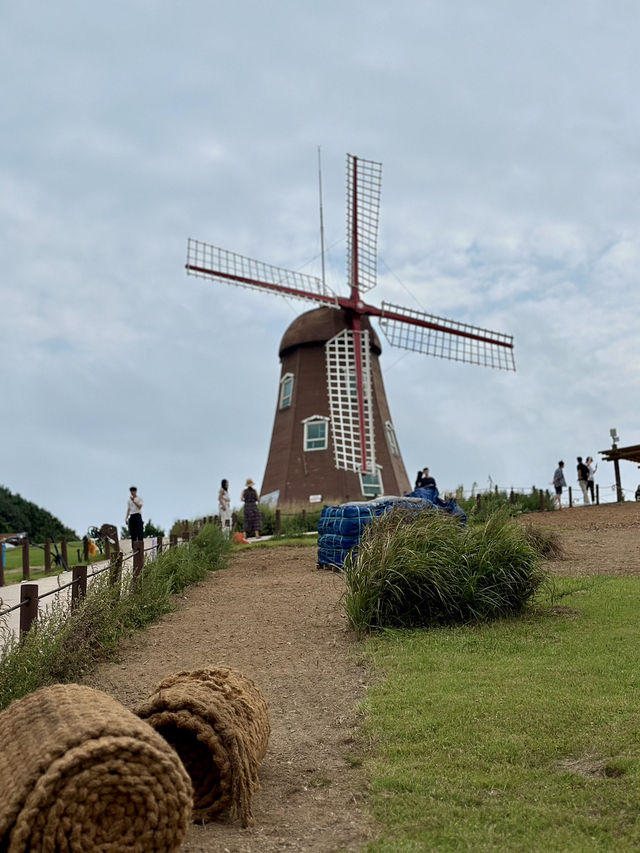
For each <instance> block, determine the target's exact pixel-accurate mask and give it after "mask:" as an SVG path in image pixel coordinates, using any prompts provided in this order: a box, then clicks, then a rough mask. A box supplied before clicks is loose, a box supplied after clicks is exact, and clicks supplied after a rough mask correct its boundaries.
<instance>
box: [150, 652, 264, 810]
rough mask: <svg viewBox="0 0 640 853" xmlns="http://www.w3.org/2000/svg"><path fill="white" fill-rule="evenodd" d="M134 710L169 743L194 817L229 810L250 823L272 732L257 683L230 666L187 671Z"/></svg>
mask: <svg viewBox="0 0 640 853" xmlns="http://www.w3.org/2000/svg"><path fill="white" fill-rule="evenodd" d="M136 713H137V714H138V715H139V716H140V717H141V718H142V719H143V720H145V721H146V722H147V723H149V724H150V726H152V727H153V728H154V729H155V730H156V731H157V732H158V733H159V734H161V735H162V736H163V737H164V738H166V740H167V741H168V742H169V743H170V744H171V746H172V747H173V748H174V749H175V750H176V752H177V753H178V755H179V756H180V758H181V760H182V762H183V764H184V766H185V767H186V769H187V772H188V774H189V776H190V777H191V782H192V784H193V789H194V809H193V818H194V820H205V821H208V820H212V819H214V818H217V817H219V816H220V815H222V814H223V813H224V812H225V811H229V813H230V816H231V819H232V820H239V821H240V822H241V823H242V825H243V826H248V825H249V824H250V823H251V822H252V820H253V815H252V809H251V799H252V795H253V792H254V791H255V790H256V789H257V788H259V782H258V767H259V765H260V762H261V761H262V759H263V758H264V755H265V753H266V751H267V744H268V740H269V734H270V725H269V715H268V708H267V703H266V701H265V699H264V697H263V696H262V693H261V692H260V690H259V689H258V687H257V686H256V685H255V683H254V682H253V681H252V680H251V679H250V678H247V677H246V676H244V675H242V674H241V673H239V672H236V671H235V670H232V669H229V668H228V667H217V668H213V669H199V670H193V671H188V670H183V671H181V672H178V673H176V674H175V675H171V676H169V677H168V678H165V679H164V681H162V682H161V683H160V684H159V685H158V687H157V688H156V690H155V692H154V693H153V694H152V695H151V696H150V697H149V698H148V700H147V701H146V702H145V703H143V704H142V705H141V706H140V707H139V708H138V709H137V710H136Z"/></svg>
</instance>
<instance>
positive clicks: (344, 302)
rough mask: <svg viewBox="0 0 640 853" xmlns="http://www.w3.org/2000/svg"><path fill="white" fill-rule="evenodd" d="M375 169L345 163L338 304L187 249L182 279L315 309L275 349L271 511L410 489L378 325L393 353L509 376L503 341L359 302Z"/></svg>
mask: <svg viewBox="0 0 640 853" xmlns="http://www.w3.org/2000/svg"><path fill="white" fill-rule="evenodd" d="M381 179H382V164H380V163H375V162H373V161H370V160H363V159H361V158H359V157H354V156H353V155H351V154H349V155H347V249H348V251H347V273H348V277H349V279H348V284H349V295H348V296H339V295H338V294H336V293H335V292H334V291H333V290H331V289H330V288H329V287H328V286H327V285H326V283H325V282H324V281H323V280H321V279H319V278H316V277H315V276H311V275H307V274H304V273H299V272H293V271H291V270H287V269H282V268H280V267H275V266H271V265H270V264H265V263H262V262H261V261H256V260H253V259H251V258H248V257H245V256H243V255H237V254H235V253H233V252H229V251H227V250H226V249H220V248H217V247H216V246H211V245H209V244H208V243H202V242H200V241H197V240H192V239H189V241H188V247H187V263H186V269H187V273H188V274H189V275H195V276H200V277H202V278H207V279H213V280H215V281H220V282H224V283H226V284H234V285H239V286H241V287H248V288H253V289H255V290H260V291H262V292H270V293H274V294H276V295H280V296H291V297H294V298H296V299H302V300H304V301H307V302H312V303H315V304H316V305H319V306H321V307H318V308H315V309H312V310H310V311H307V312H306V313H304V314H302V315H300V316H299V317H297V318H296V319H295V320H294V321H293V323H292V324H291V325H290V326H289V328H288V329H287V330H286V332H285V334H284V337H283V338H282V341H281V343H280V350H279V355H280V362H281V373H280V387H279V391H278V402H277V406H276V414H275V419H274V423H273V432H272V435H271V445H270V448H269V456H268V459H267V465H266V469H265V474H264V479H263V481H262V488H261V494H263V495H264V494H274V493H277V494H278V495H279V501H280V503H281V504H300V503H307V502H308V501H309V499H310V496H311V495H313V496H314V498H317V497H318V495H321V496H322V500H323V501H324V502H325V503H340V502H343V501H349V500H351V501H353V500H356V501H357V500H363V499H365V500H366V499H367V498H371V497H375V496H377V495H380V494H387V495H401V494H403V493H404V492H407V491H408V490H409V489H410V483H409V479H408V477H407V472H406V469H405V466H404V462H403V461H402V456H401V454H400V446H399V444H398V440H397V437H396V433H395V429H394V427H393V421H392V420H391V413H390V411H389V405H388V403H387V398H386V394H385V390H384V384H383V381H382V373H381V370H380V365H379V356H380V353H381V352H382V347H381V346H380V341H379V339H378V337H377V335H376V333H375V331H374V330H373V328H372V326H371V323H370V321H369V317H376V318H377V319H378V322H379V324H380V328H381V329H382V331H383V333H384V335H385V337H386V338H387V340H388V341H389V343H390V344H391V345H392V346H395V347H399V348H401V349H407V350H412V351H413V352H419V353H423V354H424V355H430V356H435V357H437V358H446V359H452V360H455V361H463V362H468V363H470V364H477V365H481V366H484V367H496V368H501V369H503V370H515V364H514V360H513V338H512V337H511V336H510V335H503V334H500V333H498V332H492V331H489V330H487V329H481V328H478V327H476V326H469V325H467V324H466V323H458V322H456V321H454V320H446V319H444V318H442V317H436V316H435V315H433V314H426V313H423V312H421V311H413V310H411V309H409V308H403V307H401V306H398V305H391V304H390V303H387V302H382V304H381V307H380V308H377V307H376V306H374V305H368V304H367V303H365V302H364V301H363V299H362V294H363V293H366V292H367V291H369V290H371V289H372V288H373V287H375V284H376V269H377V253H376V245H377V235H378V215H379V209H380V185H381Z"/></svg>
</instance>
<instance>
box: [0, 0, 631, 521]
mask: <svg viewBox="0 0 640 853" xmlns="http://www.w3.org/2000/svg"><path fill="white" fill-rule="evenodd" d="M2 18H3V21H2V27H1V28H0V73H1V76H2V80H3V87H2V88H3V94H2V109H1V110H0V121H1V122H2V127H1V133H0V151H1V157H0V223H1V226H0V246H1V257H2V271H1V277H0V315H1V317H0V365H1V371H2V381H1V385H0V388H1V392H2V396H1V398H0V399H1V400H2V403H1V413H2V415H1V418H0V484H2V485H5V486H6V487H8V488H9V489H11V490H12V491H14V492H19V493H20V494H22V496H23V497H25V498H27V499H29V500H32V501H35V502H36V503H38V504H40V505H42V506H44V507H46V508H47V509H49V510H50V511H51V512H53V513H54V514H55V515H57V516H59V517H60V519H61V520H62V521H63V522H64V523H66V524H68V525H69V526H71V527H73V528H75V529H76V530H77V531H78V532H79V533H83V532H84V531H85V530H86V528H87V526H88V525H92V524H102V523H103V522H113V523H116V524H121V523H122V522H123V520H124V512H125V508H126V500H127V493H128V487H129V486H130V485H131V484H136V485H137V486H138V488H139V491H140V494H141V495H142V497H143V498H144V500H145V518H149V517H151V518H152V520H153V521H154V522H156V523H157V524H160V525H163V526H165V527H168V526H169V525H170V524H171V523H172V522H173V520H174V519H176V518H187V517H193V516H196V515H201V514H208V513H214V512H216V506H217V490H218V487H219V481H220V479H221V478H222V477H227V478H228V479H229V480H230V482H231V494H232V498H233V502H234V504H239V496H240V492H241V490H242V488H243V486H244V481H245V479H246V478H247V477H252V478H253V479H255V480H256V481H257V482H258V484H260V482H261V480H262V475H263V473H264V467H265V463H266V455H267V450H268V444H269V439H270V433H271V427H272V421H273V415H274V412H275V406H276V397H277V391H278V377H279V363H278V355H277V353H278V345H279V342H280V339H281V337H282V335H283V333H284V331H285V329H286V327H287V326H288V324H289V323H290V322H291V321H292V320H293V318H294V317H295V316H296V315H297V314H299V313H300V312H301V311H302V310H304V309H305V306H304V304H303V303H300V302H289V301H287V300H285V299H283V298H280V297H275V296H273V295H267V294H264V295H263V294H258V293H254V292H251V291H247V290H245V289H242V288H236V287H231V286H225V285H222V284H215V283H211V282H206V281H202V280H200V279H196V278H192V277H187V276H186V275H185V271H184V263H185V254H186V241H187V238H188V237H190V236H191V237H194V238H197V239H200V240H204V241H207V242H211V243H214V244H216V245H218V246H223V247H226V248H228V249H230V250H232V251H236V252H239V253H242V254H246V255H249V256H251V257H254V258H258V259H260V260H264V261H266V262H269V263H272V264H276V265H279V266H284V267H288V268H291V269H296V270H301V271H304V272H308V273H311V274H318V273H319V269H320V263H319V252H320V237H319V213H318V176H317V150H318V146H321V151H322V169H323V189H324V221H325V229H326V246H327V265H328V272H327V276H328V280H329V283H330V284H331V285H332V286H333V287H334V288H336V289H337V290H339V291H340V292H342V293H344V294H345V295H346V293H347V290H346V279H345V270H344V252H345V240H344V232H345V156H346V153H347V152H350V153H353V154H356V155H359V156H361V157H364V158H366V159H371V160H377V161H381V162H382V163H383V182H382V198H381V214H380V236H379V261H380V262H379V277H378V282H379V283H378V287H377V288H376V289H375V290H374V291H371V292H370V293H369V294H368V297H367V298H368V301H370V302H372V303H373V304H379V302H380V301H382V300H383V299H384V300H387V301H390V302H395V303H397V304H400V305H405V306H407V307H409V308H419V309H423V310H426V311H429V312H432V313H435V314H440V315H442V316H445V317H450V318H452V319H455V320H460V321H463V322H469V323H472V324H475V325H479V326H484V327H488V328H493V329H496V330H497V331H501V332H504V333H507V334H513V335H514V338H515V357H516V364H517V368H518V369H517V372H516V373H503V372H500V371H493V370H485V369H482V368H478V367H474V366H471V365H462V364H457V363H450V362H446V361H442V360H437V359H431V358H427V357H425V356H421V355H417V354H413V353H404V352H403V351H401V350H397V349H393V348H391V347H390V346H388V345H387V344H385V339H384V337H381V340H382V343H383V347H384V349H383V354H382V356H381V365H382V369H383V374H384V380H385V385H386V390H387V396H388V399H389V403H390V407H391V412H392V416H393V420H394V423H395V427H396V432H397V436H398V440H399V443H400V447H401V450H402V454H403V457H404V461H405V464H406V467H407V470H408V474H409V476H410V478H413V477H414V475H415V471H416V470H417V469H418V468H419V467H422V466H424V465H428V466H429V467H430V468H431V470H432V473H433V474H434V475H435V477H436V479H437V481H438V485H439V486H440V487H441V488H442V489H447V488H449V489H454V488H455V487H456V486H459V485H464V487H465V489H471V487H472V485H473V483H477V484H478V485H479V487H480V488H485V487H487V485H488V484H489V482H492V483H495V484H498V485H499V486H501V487H505V488H509V487H511V486H513V487H515V488H529V487H530V486H531V485H534V484H535V485H537V486H542V487H550V483H551V478H552V474H553V470H554V468H555V467H556V464H557V461H558V460H559V459H560V458H563V459H564V460H565V461H566V463H567V472H568V476H567V480H568V482H569V484H570V485H573V486H574V488H575V487H576V486H577V484H576V475H575V458H576V456H577V455H582V456H585V457H586V456H587V455H592V456H594V457H596V458H598V456H597V451H599V450H602V449H604V448H607V447H609V446H610V443H611V442H610V437H609V429H610V428H611V427H615V428H617V430H618V434H619V436H620V444H621V445H628V444H637V443H640V419H639V418H638V401H639V400H640V372H639V370H638V368H639V362H640V358H639V351H638V348H639V345H638V325H639V320H640V290H639V288H638V284H637V280H638V275H639V274H640V230H639V227H638V213H639V202H640V192H639V190H640V100H639V98H638V92H639V91H640V67H639V63H640V60H639V54H638V44H639V43H640V32H639V29H640V5H639V4H637V3H636V2H635V0H608V2H606V3H605V2H600V0H554V2H546V0H541V2H537V3H531V2H529V0H527V2H524V0H483V2H481V3H479V2H477V0H415V2H409V0H395V2H394V3H393V4H392V3H390V2H388V0H384V2H383V0H366V2H364V0H363V2H354V1H353V0H340V2H338V1H337V0H325V2H322V3H319V2H309V0H296V2H293V0H287V1H286V2H269V0H260V2H258V0H234V2H233V3H221V2H215V0H206V2H205V0H181V2H180V3H178V2H168V0H165V2H161V0H126V2H124V0H122V2H120V0H112V2H110V3H102V4H98V3H87V2H85V0H82V2H81V0H59V2H57V3H53V4H52V3H49V2H44V0H34V2H30V3H23V2H20V3H19V2H17V1H16V0H5V2H4V3H3V15H2ZM622 474H623V486H624V487H625V489H627V490H629V491H628V493H627V496H628V497H629V498H631V499H633V491H634V490H635V487H636V485H637V484H638V482H640V471H638V469H637V467H636V466H634V465H632V464H631V463H623V465H622ZM596 479H597V482H599V484H600V487H601V490H602V495H603V498H604V499H608V500H611V499H612V497H613V495H612V492H611V488H610V487H611V485H612V483H613V482H614V478H613V466H612V465H611V464H610V463H604V462H601V463H600V467H599V470H598V473H597V478H596ZM575 490H576V491H578V490H577V488H575Z"/></svg>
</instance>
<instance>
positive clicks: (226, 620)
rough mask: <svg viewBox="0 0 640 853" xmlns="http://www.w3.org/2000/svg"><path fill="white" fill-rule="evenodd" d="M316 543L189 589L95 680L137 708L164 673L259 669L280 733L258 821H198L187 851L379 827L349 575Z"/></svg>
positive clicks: (253, 674)
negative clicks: (324, 561) (328, 561)
mask: <svg viewBox="0 0 640 853" xmlns="http://www.w3.org/2000/svg"><path fill="white" fill-rule="evenodd" d="M316 553H317V552H316V549H315V548H313V547H308V546H307V547H298V548H296V547H281V548H269V549H267V548H260V547H255V548H254V549H252V550H250V551H243V552H239V553H237V554H236V555H235V556H234V557H233V559H232V561H231V564H230V566H229V567H228V568H226V569H224V570H222V571H220V572H214V573H212V574H211V575H210V576H209V577H208V578H207V579H206V580H205V581H204V582H202V583H201V584H198V585H197V586H193V587H190V588H189V589H187V590H186V591H185V593H184V595H183V597H182V598H181V600H180V601H179V606H178V609H177V610H176V611H175V612H174V613H171V614H169V615H167V616H165V617H163V618H162V619H161V620H160V621H159V622H157V623H155V624H154V625H152V626H150V627H149V628H147V629H146V630H145V631H144V632H143V633H141V634H138V635H136V636H134V637H133V638H131V639H130V640H128V641H127V642H126V643H125V645H124V646H123V648H122V650H121V655H120V661H119V662H118V663H109V664H102V665H100V666H99V667H98V669H97V670H95V671H94V672H93V673H92V675H91V677H90V679H87V682H86V683H88V684H90V685H91V686H93V687H96V688H98V689H100V690H104V691H105V692H106V693H109V694H111V695H112V696H115V698H117V699H118V700H119V701H120V702H122V704H123V705H125V706H126V707H128V708H130V709H132V710H133V709H134V708H135V707H136V706H137V705H138V704H139V703H140V702H141V701H142V700H143V699H146V698H147V696H148V695H149V694H150V693H151V692H152V690H153V689H155V687H156V686H157V684H158V683H159V681H161V680H162V679H163V678H164V677H166V676H167V675H169V674H171V673H173V672H177V671H178V670H181V669H199V668H201V667H206V666H216V665H225V666H230V667H232V668H234V669H237V670H239V671H240V672H242V673H243V674H244V675H247V676H249V677H250V678H252V679H253V680H254V681H255V682H256V684H257V685H258V687H259V688H260V690H261V691H262V693H263V694H264V696H265V698H266V700H267V703H268V705H269V716H270V722H271V737H270V739H269V749H268V751H267V755H266V756H265V759H264V761H263V763H262V765H261V768H260V784H261V788H260V790H258V791H257V792H256V793H255V795H254V797H253V813H254V818H255V821H254V824H253V825H252V826H250V827H249V828H248V829H242V828H241V827H240V826H239V825H233V824H229V823H224V822H220V823H210V824H207V825H205V826H197V825H194V826H193V827H192V828H191V830H190V831H189V834H188V836H187V839H186V841H185V844H184V846H183V850H184V851H189V853H196V851H198V853H200V851H203V853H206V851H216V853H218V851H222V852H224V851H227V853H254V851H255V853H257V851H261V853H271V851H287V850H290V851H305V853H307V851H308V853H332V851H355V850H359V849H360V848H361V847H362V846H363V845H364V844H365V843H366V842H367V840H369V839H370V838H372V837H375V835H377V832H376V830H375V827H374V825H373V823H372V820H371V818H370V817H369V816H368V814H367V810H366V807H365V806H364V799H365V781H364V777H363V774H362V771H361V769H360V767H359V750H360V747H359V743H358V741H357V740H356V735H357V729H358V725H359V714H360V712H359V705H360V703H361V702H362V700H363V699H364V698H365V690H366V680H365V671H364V668H363V665H362V663H361V662H359V661H358V654H359V650H358V644H357V641H356V640H355V638H354V636H353V634H352V633H351V632H350V631H349V629H348V626H347V621H346V617H345V615H344V612H343V609H342V607H341V598H342V595H343V593H344V581H343V578H342V576H341V575H340V574H337V573H334V572H329V571H321V570H318V569H317V568H316Z"/></svg>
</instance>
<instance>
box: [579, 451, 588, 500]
mask: <svg viewBox="0 0 640 853" xmlns="http://www.w3.org/2000/svg"><path fill="white" fill-rule="evenodd" d="M577 460H578V464H577V466H576V468H577V469H578V485H579V486H580V488H581V489H582V497H583V498H584V505H585V506H589V492H588V491H587V483H588V482H589V469H588V468H587V466H586V465H585V464H584V462H583V461H582V456H578V457H577Z"/></svg>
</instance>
